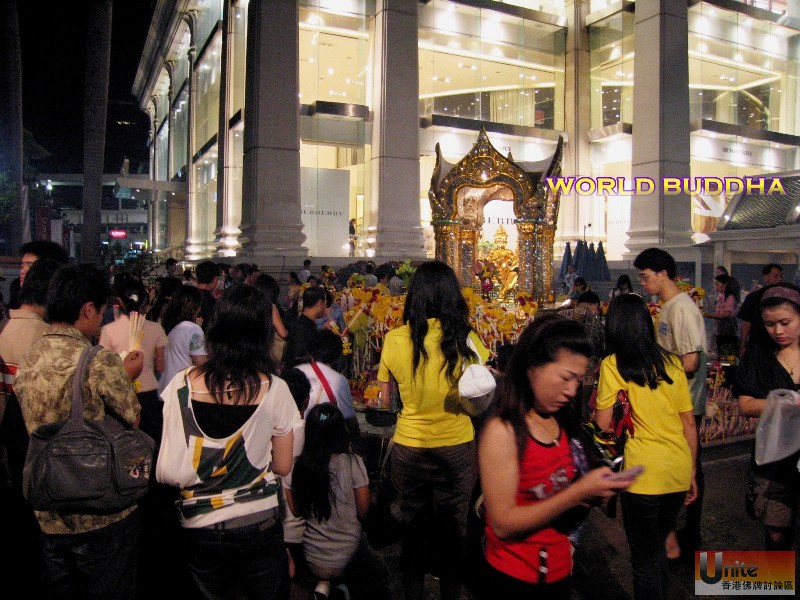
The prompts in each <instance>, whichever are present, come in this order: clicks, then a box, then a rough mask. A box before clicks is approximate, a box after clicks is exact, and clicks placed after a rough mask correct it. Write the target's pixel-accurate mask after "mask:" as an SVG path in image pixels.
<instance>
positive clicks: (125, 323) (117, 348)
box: [100, 315, 168, 392]
mask: <svg viewBox="0 0 800 600" xmlns="http://www.w3.org/2000/svg"><path fill="white" fill-rule="evenodd" d="M130 327H131V321H130V317H129V316H128V315H120V316H119V317H117V320H116V321H113V322H111V323H108V324H107V325H103V328H102V329H101V330H100V345H101V346H103V347H104V348H108V349H109V350H113V351H114V352H117V353H120V352H127V350H128V343H129V339H130ZM167 343H168V339H167V334H166V333H164V328H163V327H161V324H160V323H154V322H153V321H145V322H144V325H143V327H142V343H141V344H140V347H139V349H140V350H141V351H142V354H144V366H143V367H142V374H141V375H139V381H140V382H141V384H142V387H141V391H142V392H149V391H151V390H154V389H156V388H157V387H158V381H157V380H156V372H155V368H154V364H155V351H156V348H164V349H165V351H166V348H165V346H166V345H167Z"/></svg>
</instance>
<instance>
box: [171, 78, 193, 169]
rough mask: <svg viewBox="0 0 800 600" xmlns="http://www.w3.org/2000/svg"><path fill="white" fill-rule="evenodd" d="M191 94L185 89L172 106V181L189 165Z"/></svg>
mask: <svg viewBox="0 0 800 600" xmlns="http://www.w3.org/2000/svg"><path fill="white" fill-rule="evenodd" d="M188 102H189V93H188V92H187V91H186V87H184V88H183V89H182V90H181V91H180V93H179V94H178V97H177V98H176V99H175V102H174V103H173V104H172V137H171V140H170V143H171V146H172V147H171V151H172V163H171V164H172V173H170V177H169V178H170V179H171V178H172V177H175V175H177V174H178V173H179V172H180V171H181V170H182V169H184V168H186V165H187V163H188V156H187V153H188V145H189V142H188V135H189V104H188Z"/></svg>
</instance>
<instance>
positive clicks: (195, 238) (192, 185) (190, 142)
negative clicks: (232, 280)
mask: <svg viewBox="0 0 800 600" xmlns="http://www.w3.org/2000/svg"><path fill="white" fill-rule="evenodd" d="M191 25H192V27H191V30H192V41H191V45H190V46H189V50H188V55H189V89H188V90H187V91H188V94H189V102H188V108H187V110H186V146H187V149H186V184H187V186H186V187H187V189H188V197H187V199H186V242H185V244H184V247H185V252H186V259H187V260H197V259H199V258H201V257H202V256H203V255H202V254H201V253H202V251H203V242H204V241H205V236H204V235H203V232H202V230H201V227H200V218H199V217H200V215H199V210H198V207H197V187H196V186H197V183H196V181H195V177H194V116H193V114H192V113H193V112H194V107H195V103H196V102H197V98H195V87H196V86H195V74H194V59H195V57H196V56H197V46H196V44H197V41H196V40H195V37H194V36H195V31H194V29H195V28H194V24H193V23H191Z"/></svg>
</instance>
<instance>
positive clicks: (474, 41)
mask: <svg viewBox="0 0 800 600" xmlns="http://www.w3.org/2000/svg"><path fill="white" fill-rule="evenodd" d="M565 43H566V32H565V31H564V30H563V29H561V28H558V27H553V26H550V25H545V24H542V23H538V22H534V21H528V20H525V19H521V18H519V17H511V16H508V15H505V14H503V13H499V12H496V11H491V10H488V9H479V8H474V7H469V6H463V5H459V4H455V3H451V2H445V1H444V0H434V2H431V3H429V4H427V5H425V6H421V7H420V32H419V86H420V114H421V115H422V116H428V115H431V114H437V115H445V116H454V117H462V118H468V119H475V120H478V121H492V122H495V123H505V124H509V125H523V126H527V127H544V128H548V129H563V127H564V54H565Z"/></svg>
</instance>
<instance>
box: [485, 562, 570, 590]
mask: <svg viewBox="0 0 800 600" xmlns="http://www.w3.org/2000/svg"><path fill="white" fill-rule="evenodd" d="M480 571H481V583H480V592H479V595H478V598H479V599H480V600H495V599H498V600H499V599H500V598H502V600H533V599H535V600H562V599H566V598H569V597H570V595H571V594H572V580H571V579H570V578H569V577H565V578H564V579H560V580H558V581H554V582H553V583H529V582H527V581H522V580H521V579H517V578H516V577H512V576H511V575H508V574H506V573H503V572H501V571H498V570H497V569H495V568H494V567H493V566H492V565H490V564H489V563H488V562H487V561H486V559H484V560H483V562H482V563H481V569H480Z"/></svg>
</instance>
